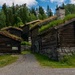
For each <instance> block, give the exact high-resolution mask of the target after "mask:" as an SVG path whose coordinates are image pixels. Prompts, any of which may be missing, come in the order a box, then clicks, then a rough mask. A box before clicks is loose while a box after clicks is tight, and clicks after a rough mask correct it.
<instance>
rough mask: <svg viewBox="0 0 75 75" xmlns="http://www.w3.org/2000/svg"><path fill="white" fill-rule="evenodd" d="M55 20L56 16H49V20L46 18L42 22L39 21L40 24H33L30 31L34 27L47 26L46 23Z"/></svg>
mask: <svg viewBox="0 0 75 75" xmlns="http://www.w3.org/2000/svg"><path fill="white" fill-rule="evenodd" d="M56 18H57V16H51V17H49V18H47V19H44V20H42V21H40V22H38V23H35V24H34V25H33V26H31V28H30V29H31V30H32V29H33V28H35V27H36V26H41V25H45V24H47V23H49V22H51V21H53V20H55V19H56Z"/></svg>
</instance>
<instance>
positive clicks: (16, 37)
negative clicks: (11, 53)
mask: <svg viewBox="0 0 75 75" xmlns="http://www.w3.org/2000/svg"><path fill="white" fill-rule="evenodd" d="M0 35H3V36H6V37H8V38H10V39H13V40H15V41H22V38H21V37H18V36H15V35H13V34H10V33H9V32H7V31H0Z"/></svg>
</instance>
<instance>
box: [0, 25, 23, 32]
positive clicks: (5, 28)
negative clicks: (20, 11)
mask: <svg viewBox="0 0 75 75" xmlns="http://www.w3.org/2000/svg"><path fill="white" fill-rule="evenodd" d="M11 28H12V29H17V30H19V31H23V30H22V29H21V28H18V27H13V26H8V27H4V28H2V29H1V30H8V29H11Z"/></svg>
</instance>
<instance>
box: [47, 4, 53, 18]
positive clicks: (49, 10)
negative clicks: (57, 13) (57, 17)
mask: <svg viewBox="0 0 75 75" xmlns="http://www.w3.org/2000/svg"><path fill="white" fill-rule="evenodd" d="M47 16H48V17H50V16H53V13H52V10H51V9H50V8H49V5H47Z"/></svg>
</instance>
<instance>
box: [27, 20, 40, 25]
mask: <svg viewBox="0 0 75 75" xmlns="http://www.w3.org/2000/svg"><path fill="white" fill-rule="evenodd" d="M40 21H41V20H39V19H38V20H34V21H31V22H28V23H26V25H30V24H33V23H37V22H40Z"/></svg>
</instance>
